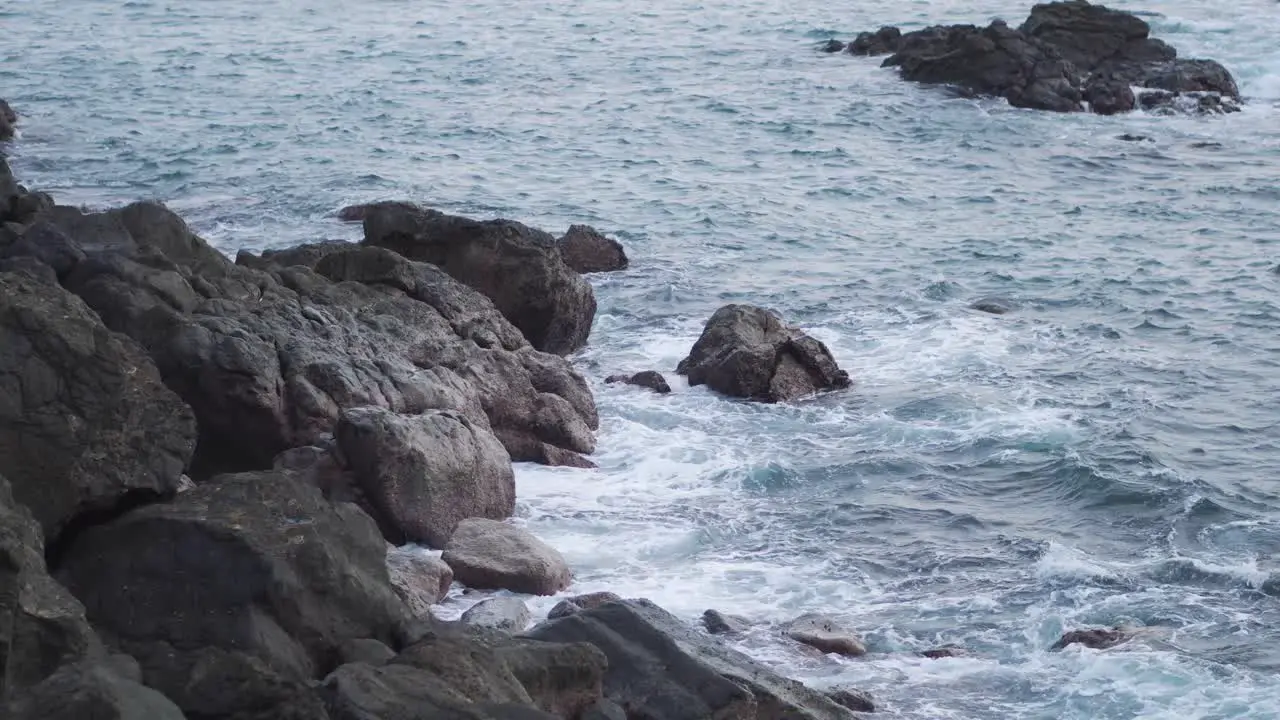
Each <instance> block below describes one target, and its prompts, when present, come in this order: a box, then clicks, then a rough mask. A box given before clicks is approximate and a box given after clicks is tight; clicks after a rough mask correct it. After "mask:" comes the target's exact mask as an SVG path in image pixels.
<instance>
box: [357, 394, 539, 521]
mask: <svg viewBox="0 0 1280 720" xmlns="http://www.w3.org/2000/svg"><path fill="white" fill-rule="evenodd" d="M335 435H336V437H337V441H338V447H339V448H340V449H341V451H342V455H343V457H345V458H346V461H347V466H348V467H350V468H351V470H352V472H353V473H354V474H355V478H356V480H357V482H358V483H359V485H360V487H361V488H362V489H363V490H364V493H365V496H366V497H367V498H368V499H369V502H370V504H371V505H372V506H373V507H374V508H375V509H376V511H377V518H378V519H379V521H380V522H379V525H380V526H381V527H382V528H383V529H384V534H385V535H386V537H387V539H388V540H390V541H391V542H393V543H397V544H399V543H403V542H406V541H407V542H425V543H427V544H428V545H432V546H434V547H444V545H445V544H446V543H448V541H449V538H450V537H451V536H452V535H453V531H454V528H455V527H457V525H458V523H459V522H461V521H462V520H464V519H466V518H470V517H480V518H491V519H494V520H501V519H504V518H507V517H510V516H511V513H512V512H513V511H514V510H515V499H516V486H515V475H514V473H513V472H512V469H511V458H510V456H509V455H508V454H507V451H506V449H504V448H503V446H502V444H501V443H500V442H499V441H498V439H497V438H496V437H494V436H493V433H491V432H489V428H488V427H487V423H486V424H485V425H479V424H477V423H475V422H473V421H472V420H471V419H469V418H467V417H466V416H465V415H463V414H461V413H459V412H456V411H449V410H433V411H428V412H426V413H424V414H422V415H399V414H396V413H394V412H391V411H390V410H386V409H384V408H379V407H364V408H353V409H350V410H347V411H345V412H343V413H342V416H341V418H340V419H339V421H338V427H337V430H336V431H335Z"/></svg>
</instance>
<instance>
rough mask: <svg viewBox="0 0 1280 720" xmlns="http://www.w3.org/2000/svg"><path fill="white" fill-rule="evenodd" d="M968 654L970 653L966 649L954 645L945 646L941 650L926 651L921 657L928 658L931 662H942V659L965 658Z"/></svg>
mask: <svg viewBox="0 0 1280 720" xmlns="http://www.w3.org/2000/svg"><path fill="white" fill-rule="evenodd" d="M968 654H969V652H968V651H967V650H965V649H964V648H960V647H956V646H954V645H945V646H943V647H940V648H933V649H932V650H925V651H924V652H922V653H920V656H921V657H927V658H929V659H930V660H941V659H942V658H952V657H965V656H966V655H968Z"/></svg>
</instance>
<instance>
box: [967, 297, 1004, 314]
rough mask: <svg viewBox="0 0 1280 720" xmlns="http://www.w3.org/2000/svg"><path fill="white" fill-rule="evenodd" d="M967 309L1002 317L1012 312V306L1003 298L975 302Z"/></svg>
mask: <svg viewBox="0 0 1280 720" xmlns="http://www.w3.org/2000/svg"><path fill="white" fill-rule="evenodd" d="M969 307H971V308H973V309H974V310H978V311H979V312H984V313H989V314H991V315H1004V314H1006V313H1011V312H1013V311H1014V304H1013V303H1012V302H1010V301H1008V300H1005V299H1003V298H983V299H981V300H975V301H974V302H973V304H972V305H970V306H969Z"/></svg>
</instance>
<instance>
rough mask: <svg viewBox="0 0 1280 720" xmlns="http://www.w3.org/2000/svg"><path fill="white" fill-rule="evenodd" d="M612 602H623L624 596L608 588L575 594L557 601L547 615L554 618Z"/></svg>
mask: <svg viewBox="0 0 1280 720" xmlns="http://www.w3.org/2000/svg"><path fill="white" fill-rule="evenodd" d="M610 602H622V598H621V597H619V596H618V594H617V593H611V592H609V591H607V590H604V591H601V592H593V593H585V594H583V595H574V596H573V597H569V598H565V599H564V600H561V601H560V602H558V603H556V605H555V607H553V608H551V612H549V613H547V617H548V618H549V619H552V620H554V619H556V618H559V617H564V616H566V615H572V614H574V613H578V612H582V611H583V610H591V609H593V608H598V607H600V606H601V605H604V604H605V603H610Z"/></svg>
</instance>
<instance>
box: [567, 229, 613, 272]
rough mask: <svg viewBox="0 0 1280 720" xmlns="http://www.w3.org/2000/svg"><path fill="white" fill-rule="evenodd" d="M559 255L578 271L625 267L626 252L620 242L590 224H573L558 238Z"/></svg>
mask: <svg viewBox="0 0 1280 720" xmlns="http://www.w3.org/2000/svg"><path fill="white" fill-rule="evenodd" d="M559 245H560V256H561V257H562V258H564V262H565V264H566V265H568V266H569V267H571V268H573V269H574V271H576V272H579V273H584V274H585V273H597V272H613V271H616V270H625V269H627V265H628V260H627V253H626V251H625V250H623V249H622V243H620V242H618V241H617V240H614V239H612V238H607V237H605V236H604V235H602V234H601V233H600V231H598V230H596V229H595V228H593V227H591V226H590V225H573V226H570V228H569V231H568V232H566V233H565V234H564V237H562V238H560V243H559Z"/></svg>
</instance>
